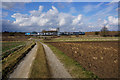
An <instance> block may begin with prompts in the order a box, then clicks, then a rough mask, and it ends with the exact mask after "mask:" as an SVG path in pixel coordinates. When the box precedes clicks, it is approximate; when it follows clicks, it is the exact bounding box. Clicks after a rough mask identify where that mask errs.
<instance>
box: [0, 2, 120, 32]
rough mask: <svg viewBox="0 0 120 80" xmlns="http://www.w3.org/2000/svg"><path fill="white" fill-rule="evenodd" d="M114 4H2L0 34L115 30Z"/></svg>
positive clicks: (116, 26) (115, 9) (116, 23)
mask: <svg viewBox="0 0 120 80" xmlns="http://www.w3.org/2000/svg"><path fill="white" fill-rule="evenodd" d="M119 9H120V8H118V3H117V2H2V13H0V14H2V15H1V16H0V17H1V20H0V21H1V22H2V31H12V32H32V31H37V32H40V31H42V30H50V29H53V28H58V27H59V28H60V31H61V32H63V31H66V32H67V31H69V32H73V31H83V32H91V31H100V30H101V29H102V27H103V26H106V27H107V28H108V30H110V31H117V30H118V10H119Z"/></svg>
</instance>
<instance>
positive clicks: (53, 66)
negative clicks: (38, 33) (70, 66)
mask: <svg viewBox="0 0 120 80" xmlns="http://www.w3.org/2000/svg"><path fill="white" fill-rule="evenodd" d="M41 44H42V45H43V47H44V50H45V53H46V58H47V61H48V65H49V69H50V73H51V77H52V78H72V77H71V75H70V74H69V73H68V71H67V70H66V69H65V67H64V66H63V64H62V63H61V62H60V61H59V60H58V59H57V57H56V56H55V54H54V53H53V52H52V50H51V49H50V48H49V47H48V46H47V45H46V44H43V43H41Z"/></svg>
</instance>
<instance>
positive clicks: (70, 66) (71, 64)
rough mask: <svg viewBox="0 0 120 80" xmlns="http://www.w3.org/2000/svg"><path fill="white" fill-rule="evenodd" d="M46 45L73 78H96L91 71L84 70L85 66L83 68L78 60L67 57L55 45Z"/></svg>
mask: <svg viewBox="0 0 120 80" xmlns="http://www.w3.org/2000/svg"><path fill="white" fill-rule="evenodd" d="M47 45H48V46H49V47H50V48H51V49H52V51H53V52H54V54H55V55H56V56H57V58H58V59H59V60H60V61H61V62H62V63H63V64H64V66H65V68H66V69H67V70H68V72H69V73H70V74H71V76H72V77H73V78H98V77H97V76H96V75H94V74H93V73H92V72H90V71H87V70H85V68H83V67H82V66H81V65H80V64H79V63H78V62H76V61H75V60H73V59H72V58H70V57H68V56H67V55H66V54H64V53H63V52H62V51H60V50H59V49H57V48H56V47H54V46H52V45H50V44H47Z"/></svg>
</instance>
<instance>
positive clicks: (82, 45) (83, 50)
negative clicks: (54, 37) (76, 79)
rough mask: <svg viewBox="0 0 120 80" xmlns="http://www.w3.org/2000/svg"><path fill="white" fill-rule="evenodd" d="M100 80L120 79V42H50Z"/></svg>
mask: <svg viewBox="0 0 120 80" xmlns="http://www.w3.org/2000/svg"><path fill="white" fill-rule="evenodd" d="M48 43H49V44H51V45H53V46H55V47H57V48H58V49H60V50H61V51H63V52H64V53H65V54H66V55H68V56H70V57H71V58H73V59H74V60H76V61H77V62H79V63H80V64H81V66H83V67H84V68H85V69H86V70H90V71H92V72H93V73H94V74H96V75H97V76H98V77H99V78H117V77H118V41H96V42H93V41H92V42H48Z"/></svg>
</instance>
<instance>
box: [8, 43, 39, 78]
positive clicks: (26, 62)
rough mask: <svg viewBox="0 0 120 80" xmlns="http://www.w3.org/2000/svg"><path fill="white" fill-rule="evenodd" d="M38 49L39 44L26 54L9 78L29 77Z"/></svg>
mask: <svg viewBox="0 0 120 80" xmlns="http://www.w3.org/2000/svg"><path fill="white" fill-rule="evenodd" d="M36 51H37V45H35V46H34V47H33V49H32V50H31V51H30V52H29V53H28V54H27V55H26V57H25V58H24V59H23V60H22V61H21V62H20V64H19V65H18V66H17V68H16V69H15V70H14V72H13V73H11V74H10V76H9V78H28V77H29V72H30V68H31V66H32V63H33V60H34V59H35V56H36Z"/></svg>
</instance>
